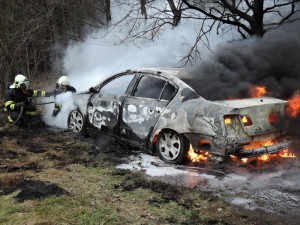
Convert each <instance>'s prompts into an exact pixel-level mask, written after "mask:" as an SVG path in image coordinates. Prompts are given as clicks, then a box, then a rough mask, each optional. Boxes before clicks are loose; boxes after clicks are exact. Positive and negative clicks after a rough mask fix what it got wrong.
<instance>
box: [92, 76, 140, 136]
mask: <svg viewBox="0 0 300 225" xmlns="http://www.w3.org/2000/svg"><path fill="white" fill-rule="evenodd" d="M134 76H135V74H125V75H124V74H122V75H119V76H117V75H116V76H114V77H113V78H110V79H108V80H106V81H104V82H103V84H102V85H101V86H100V90H99V92H98V93H96V94H93V95H91V97H90V99H89V102H88V107H87V117H88V123H89V124H90V125H91V126H92V127H94V128H96V129H98V130H100V131H103V132H108V133H116V132H117V131H116V130H118V122H119V121H118V119H119V115H120V108H121V106H122V102H123V100H124V98H125V96H126V93H127V89H128V86H129V85H130V83H131V82H132V80H133V78H134ZM117 134H118V132H117Z"/></svg>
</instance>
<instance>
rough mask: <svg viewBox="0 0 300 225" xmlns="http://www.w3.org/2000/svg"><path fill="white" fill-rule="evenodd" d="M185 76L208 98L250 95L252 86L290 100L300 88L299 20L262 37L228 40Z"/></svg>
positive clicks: (189, 82)
mask: <svg viewBox="0 0 300 225" xmlns="http://www.w3.org/2000/svg"><path fill="white" fill-rule="evenodd" d="M189 74H190V76H189V77H185V78H183V80H185V81H186V82H187V83H188V84H189V85H190V86H192V87H193V88H194V89H195V90H196V91H197V92H198V93H199V94H200V95H201V96H203V97H204V98H206V99H209V100H223V99H228V98H246V97H251V93H250V92H249V89H250V88H251V87H253V86H266V87H267V91H268V95H269V96H273V97H278V98H282V99H289V98H290V97H291V96H292V95H293V94H294V92H295V91H296V90H299V89H300V22H299V21H296V22H293V23H291V24H286V25H283V26H281V27H279V28H277V29H274V30H271V31H269V32H267V33H266V34H265V35H264V36H263V37H262V38H257V37H256V38H251V39H248V40H241V41H236V42H231V43H227V44H226V45H225V46H223V47H221V48H220V49H218V50H217V51H216V52H215V54H214V55H213V56H212V57H211V58H210V59H209V60H206V61H204V62H201V64H199V65H197V66H195V67H193V68H192V69H190V71H189Z"/></svg>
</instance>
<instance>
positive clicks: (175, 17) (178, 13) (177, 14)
mask: <svg viewBox="0 0 300 225" xmlns="http://www.w3.org/2000/svg"><path fill="white" fill-rule="evenodd" d="M168 2H169V5H170V8H171V10H172V13H173V25H174V26H177V25H178V23H179V21H180V19H181V10H179V9H177V8H176V6H175V4H174V1H173V0H168Z"/></svg>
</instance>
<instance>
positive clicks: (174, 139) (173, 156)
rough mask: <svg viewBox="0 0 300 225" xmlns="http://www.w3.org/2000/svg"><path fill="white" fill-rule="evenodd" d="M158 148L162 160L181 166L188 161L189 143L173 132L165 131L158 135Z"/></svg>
mask: <svg viewBox="0 0 300 225" xmlns="http://www.w3.org/2000/svg"><path fill="white" fill-rule="evenodd" d="M156 148H157V153H158V155H159V158H160V159H161V160H163V161H164V162H167V163H172V164H180V163H183V162H184V161H186V159H187V153H188V150H189V141H188V140H187V139H186V138H185V137H183V136H182V135H180V134H178V133H177V132H175V131H173V130H164V131H161V132H160V133H159V135H158V138H157V142H156Z"/></svg>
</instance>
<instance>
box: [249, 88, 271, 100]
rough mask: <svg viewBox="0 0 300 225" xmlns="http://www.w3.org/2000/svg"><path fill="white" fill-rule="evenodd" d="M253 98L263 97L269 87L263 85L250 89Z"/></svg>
mask: <svg viewBox="0 0 300 225" xmlns="http://www.w3.org/2000/svg"><path fill="white" fill-rule="evenodd" d="M250 93H251V96H252V98H258V97H262V96H264V95H265V94H267V88H266V87H262V86H256V87H253V88H251V89H250Z"/></svg>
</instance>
